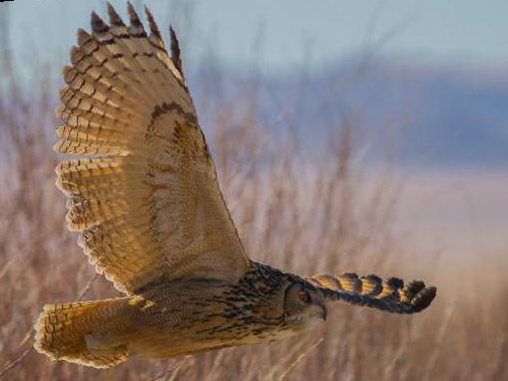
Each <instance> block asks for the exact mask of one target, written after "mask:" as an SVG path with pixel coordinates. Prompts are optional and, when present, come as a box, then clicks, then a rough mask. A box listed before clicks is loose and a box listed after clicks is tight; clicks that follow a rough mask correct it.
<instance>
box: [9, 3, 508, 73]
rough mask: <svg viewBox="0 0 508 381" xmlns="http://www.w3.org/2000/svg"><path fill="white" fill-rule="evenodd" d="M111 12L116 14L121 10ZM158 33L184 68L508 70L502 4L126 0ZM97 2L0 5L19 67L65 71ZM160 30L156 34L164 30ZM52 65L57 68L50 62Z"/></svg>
mask: <svg viewBox="0 0 508 381" xmlns="http://www.w3.org/2000/svg"><path fill="white" fill-rule="evenodd" d="M111 3H112V4H113V5H114V6H115V7H116V8H117V9H118V10H119V12H120V13H121V14H122V15H125V14H126V11H125V1H123V0H112V1H111ZM133 3H134V4H135V5H137V6H138V9H140V8H141V7H140V5H141V4H147V5H148V6H149V7H150V8H151V9H152V11H153V13H154V14H155V17H156V19H157V21H158V23H159V25H160V26H161V28H162V27H163V26H165V25H168V24H169V23H172V24H174V25H175V26H176V29H177V31H178V32H179V35H180V38H181V40H182V41H183V46H184V57H185V58H186V61H187V62H189V60H190V61H191V62H196V60H199V59H210V52H213V55H212V56H213V59H216V60H219V61H220V62H221V63H223V64H226V65H227V66H230V67H237V68H239V69H241V68H243V67H246V66H247V67H248V66H249V65H252V63H253V62H256V64H259V65H262V67H263V68H264V69H265V70H266V71H268V72H270V71H285V70H288V69H289V68H292V67H297V66H298V65H301V64H310V65H313V66H314V67H319V66H321V65H328V64H333V63H334V62H336V61H337V60H338V59H340V58H343V57H347V56H348V55H350V54H354V53H356V52H358V51H364V50H365V49H371V50H375V51H377V52H379V53H382V54H393V55H396V56H398V57H400V58H399V59H401V60H405V59H409V60H413V61H414V60H417V61H418V60H421V61H432V62H438V63H440V62H442V63H452V64H453V63H458V64H462V65H480V66H492V65H495V66H500V65H502V64H504V63H505V62H508V38H506V36H507V35H508V23H507V22H506V16H507V15H508V1H506V0H487V1H483V2H480V1H477V0H447V1H443V0H425V1H417V0H392V1H380V0H376V1H374V0H362V1H353V0H316V1H308V0H306V1H301V0H256V1H238V0H169V1H163V0H147V1H144V2H142V1H139V0H134V1H133ZM92 10H96V11H97V12H98V13H100V14H102V15H105V14H106V3H105V1H102V0H87V1H84V0H81V1H80V0H44V1H34V0H15V1H14V2H11V3H0V12H3V13H5V12H7V13H8V17H9V23H10V25H11V35H10V41H11V44H12V46H14V47H19V46H21V47H23V48H16V49H13V50H14V51H16V53H17V54H18V55H19V61H20V65H30V63H31V62H33V60H32V59H31V55H32V54H33V52H34V51H35V52H36V54H37V55H38V56H39V57H42V58H43V59H45V60H48V62H51V63H59V64H60V63H63V62H64V61H65V60H66V55H67V52H68V49H69V47H70V46H71V45H72V44H73V43H74V41H75V31H76V30H77V28H78V27H84V28H89V15H90V12H91V11H92ZM162 29H164V28H162ZM55 60H56V61H57V62H55Z"/></svg>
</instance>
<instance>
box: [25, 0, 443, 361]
mask: <svg viewBox="0 0 508 381" xmlns="http://www.w3.org/2000/svg"><path fill="white" fill-rule="evenodd" d="M128 12H129V19H130V24H129V25H126V24H125V23H124V22H123V20H122V19H121V18H120V16H119V15H118V14H117V12H116V11H115V10H114V9H113V7H112V6H111V5H108V13H109V25H108V24H107V23H106V22H104V21H103V20H102V19H101V18H100V17H99V16H98V15H97V14H96V13H95V12H94V13H92V33H91V34H90V33H88V32H86V31H84V30H79V31H78V45H77V46H75V47H73V48H72V49H71V63H72V66H67V67H65V68H64V71H63V75H64V79H65V82H66V84H67V87H65V88H64V89H63V90H62V91H61V99H62V103H63V107H62V108H60V109H59V110H58V112H57V113H58V116H59V117H60V118H61V119H62V120H63V121H64V122H65V124H64V125H63V126H62V127H59V128H58V129H57V134H58V136H59V138H60V140H59V141H58V143H57V144H56V145H55V150H56V151H57V152H60V153H68V154H74V155H79V156H80V158H77V159H74V160H71V161H66V162H62V163H60V164H59V165H58V166H57V168H56V172H57V176H58V177H57V185H58V187H59V188H60V189H62V191H63V192H64V193H65V194H66V195H67V197H68V203H67V207H68V210H69V211H68V214H67V221H68V224H69V228H70V229H71V230H73V231H77V232H80V237H79V244H80V246H81V247H82V248H83V250H84V252H85V254H86V255H88V257H89V260H90V262H91V263H92V264H94V265H95V267H96V269H97V271H98V272H99V273H103V274H104V275H105V276H106V278H107V279H109V280H110V281H112V282H113V284H114V286H115V287H116V288H117V289H118V290H120V291H122V292H123V293H125V294H126V296H125V297H122V298H117V299H107V300H100V301H92V302H78V303H68V304H55V305H47V306H45V307H44V311H43V312H42V313H41V314H40V316H39V319H38V321H37V324H36V327H35V328H36V332H37V333H36V343H35V348H36V349H37V350H38V351H39V352H42V353H45V354H46V355H48V356H49V357H51V358H52V359H58V360H66V361H71V362H76V363H80V364H84V365H89V366H94V367H102V368H106V367H111V366H114V365H116V364H118V363H120V362H122V361H125V360H126V359H127V358H128V357H129V356H133V355H138V356H143V357H149V358H157V357H171V356H178V355H184V354H192V353H197V352H201V351H205V350H210V349H216V348H222V347H228V346H235V345H243V344H251V343H260V342H265V341H269V340H273V339H277V338H283V337H286V336H290V335H293V334H295V333H297V332H300V331H303V330H305V329H309V328H312V327H313V326H315V325H316V324H317V323H319V322H321V321H323V320H324V319H325V318H326V315H327V309H326V306H325V302H326V301H334V300H338V301H344V302H347V303H352V304H358V305H365V306H370V307H375V308H378V309H381V310H385V311H388V312H396V313H414V312H418V311H421V310H422V309H424V308H426V307H427V306H428V305H429V304H430V303H431V301H432V300H433V298H434V296H435V294H436V289H435V288H434V287H426V286H425V284H424V283H423V282H412V283H410V284H409V285H408V286H404V283H403V282H402V281H401V280H400V279H396V278H391V279H389V280H388V281H386V282H383V280H382V279H381V278H379V277H377V276H374V275H370V276H367V277H363V278H359V277H358V276H357V275H355V274H344V275H341V276H338V277H333V276H329V275H316V276H311V277H307V278H301V277H299V276H297V275H293V274H289V273H284V272H281V271H280V270H277V269H274V268H272V267H270V266H267V265H263V264H260V263H257V262H254V261H251V260H250V259H249V258H248V256H247V255H246V253H245V251H244V249H243V246H242V243H241V241H240V238H239V236H238V233H237V231H236V228H235V225H234V224H233V221H232V219H231V216H230V214H229V212H228V210H227V208H226V204H225V202H224V199H223V197H222V194H221V192H220V189H219V186H218V183H217V175H216V171H215V167H214V164H213V161H212V159H211V156H210V153H209V150H208V147H207V145H206V142H205V138H204V135H203V132H202V131H201V129H200V127H199V124H198V121H197V116H196V111H195V109H194V105H193V102H192V99H191V96H190V94H189V91H188V88H187V85H186V82H185V78H184V74H183V69H182V61H181V58H180V48H179V45H178V41H177V39H176V35H175V32H174V30H173V29H172V28H171V30H170V35H171V46H170V47H171V53H172V55H171V56H170V55H169V54H168V52H167V50H166V48H165V45H164V42H163V40H162V38H161V34H160V32H159V29H158V27H157V25H156V23H155V21H154V18H153V16H152V14H151V13H150V12H149V11H148V9H146V13H147V18H148V23H149V29H150V30H149V32H148V33H147V32H146V31H145V29H144V27H143V24H142V23H141V21H140V19H139V17H138V15H137V14H136V12H135V10H134V8H133V7H132V5H131V4H129V6H128ZM90 156H91V157H90Z"/></svg>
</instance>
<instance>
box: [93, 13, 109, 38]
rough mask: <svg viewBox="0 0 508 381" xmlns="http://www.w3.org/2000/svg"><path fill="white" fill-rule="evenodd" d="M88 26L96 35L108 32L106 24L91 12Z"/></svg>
mask: <svg viewBox="0 0 508 381" xmlns="http://www.w3.org/2000/svg"><path fill="white" fill-rule="evenodd" d="M90 24H91V26H92V31H93V32H94V33H97V34H102V33H105V32H107V31H108V30H109V26H108V24H106V23H105V22H104V20H103V19H102V18H101V17H100V16H99V15H98V14H97V12H95V11H92V16H91V21H90Z"/></svg>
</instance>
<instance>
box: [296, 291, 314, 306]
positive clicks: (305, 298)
mask: <svg viewBox="0 0 508 381" xmlns="http://www.w3.org/2000/svg"><path fill="white" fill-rule="evenodd" d="M298 299H300V301H301V302H303V303H305V304H307V303H310V299H311V298H310V294H309V293H308V292H307V291H301V292H300V293H299V294H298Z"/></svg>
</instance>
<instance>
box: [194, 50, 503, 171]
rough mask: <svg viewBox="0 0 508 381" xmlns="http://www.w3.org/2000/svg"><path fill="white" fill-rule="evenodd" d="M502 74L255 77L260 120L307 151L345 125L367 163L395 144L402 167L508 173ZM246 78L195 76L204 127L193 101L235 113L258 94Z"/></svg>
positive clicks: (358, 70) (446, 70)
mask: <svg viewBox="0 0 508 381" xmlns="http://www.w3.org/2000/svg"><path fill="white" fill-rule="evenodd" d="M391 61H392V62H393V61H394V60H393V59H392V60H391ZM507 74H508V71H507V72H504V73H502V72H497V73H492V72H487V71H481V70H475V71H473V70H471V71H459V70H454V69H453V68H450V67H436V66H434V67H426V66H409V65H406V66H403V65H395V64H392V63H389V62H388V61H387V60H377V61H374V62H372V61H371V62H369V63H368V64H366V65H358V64H351V63H347V64H344V63H342V64H338V65H336V67H333V68H328V69H326V70H322V71H320V72H313V73H309V74H307V75H302V74H290V73H288V74H284V75H272V76H261V77H260V78H259V88H258V90H259V91H258V102H259V105H260V107H259V110H260V112H259V114H258V117H259V118H261V119H262V120H263V121H264V122H265V123H266V124H267V125H268V126H273V128H277V126H278V125H281V124H283V123H291V124H293V125H295V126H296V127H297V129H298V131H299V132H300V136H301V137H302V138H303V139H304V141H306V142H308V143H309V144H308V146H309V149H311V150H316V149H319V147H320V146H321V145H322V144H323V143H324V142H325V141H326V139H327V137H328V136H329V135H328V134H327V128H328V127H327V126H329V125H330V124H334V123H335V124H336V122H337V121H341V120H343V121H344V120H348V121H350V122H352V123H355V124H357V125H358V126H359V127H360V128H359V129H360V131H361V135H362V136H363V138H364V141H365V142H366V146H367V148H368V149H367V151H368V157H370V158H372V159H375V158H376V157H377V153H378V152H379V151H380V150H382V149H383V146H385V145H386V143H387V142H388V143H389V144H390V141H391V140H393V139H395V141H396V144H395V146H396V147H397V157H398V160H399V163H401V164H408V165H411V166H412V165H416V166H418V167H420V166H422V167H436V166H439V167H459V168H468V167H473V168H484V167H493V166H494V167H499V166H506V165H508V80H507ZM250 78H252V76H251V77H249V76H246V75H241V74H238V73H226V72H225V71H224V70H220V69H210V70H203V71H199V72H198V74H196V72H194V77H193V78H192V81H191V87H192V88H193V90H194V92H195V94H197V96H195V99H196V101H197V103H198V110H200V113H201V114H202V115H200V116H201V118H202V120H204V122H205V124H206V123H208V122H209V121H208V120H207V118H209V117H210V115H211V113H210V112H209V111H210V110H211V109H213V108H212V107H210V106H211V104H210V103H209V101H210V99H209V98H210V97H208V96H207V97H204V98H208V101H207V102H205V103H206V104H203V103H202V102H201V101H200V99H201V97H200V95H199V94H203V92H207V94H208V95H210V93H211V94H213V95H214V96H216V97H217V98H218V99H221V103H222V102H223V101H224V99H226V100H229V101H231V104H232V105H236V106H234V107H240V106H239V105H242V104H244V102H242V100H244V101H246V100H248V99H246V98H249V97H252V94H253V91H255V90H256V88H255V87H254V86H252V83H251V82H252V81H250ZM207 110H208V111H207ZM380 142H382V143H380Z"/></svg>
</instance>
